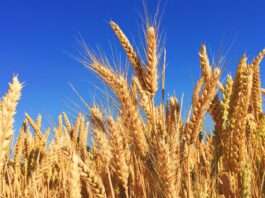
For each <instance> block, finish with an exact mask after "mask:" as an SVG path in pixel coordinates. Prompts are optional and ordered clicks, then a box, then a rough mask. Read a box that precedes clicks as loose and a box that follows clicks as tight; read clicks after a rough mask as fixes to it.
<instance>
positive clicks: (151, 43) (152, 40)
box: [144, 26, 158, 96]
mask: <svg viewBox="0 0 265 198" xmlns="http://www.w3.org/2000/svg"><path fill="white" fill-rule="evenodd" d="M146 40H147V50H146V51H147V52H146V53H147V65H146V70H145V75H144V78H145V83H146V88H147V89H148V91H149V93H150V94H151V96H154V95H155V93H156V91H157V62H158V60H157V35H156V31H155V28H154V27H153V26H151V27H148V28H147V36H146Z"/></svg>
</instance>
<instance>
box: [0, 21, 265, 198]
mask: <svg viewBox="0 0 265 198" xmlns="http://www.w3.org/2000/svg"><path fill="white" fill-rule="evenodd" d="M109 25H110V28H111V29H112V30H113V33H114V34H115V35H116V37H117V40H116V42H117V45H118V44H120V45H121V47H122V48H123V50H124V53H125V55H126V56H127V59H128V62H129V63H130V65H131V67H132V68H133V71H134V72H133V75H132V76H130V77H128V76H126V75H125V74H124V73H121V72H120V71H117V70H115V69H113V68H115V66H113V65H110V64H109V62H107V61H105V60H104V58H101V57H100V56H97V55H95V54H93V53H91V51H90V50H89V49H84V54H85V56H84V58H82V59H81V61H80V62H81V63H82V64H83V65H84V66H85V67H87V68H88V69H89V70H90V71H91V72H93V73H94V74H95V75H96V76H98V77H99V78H100V79H101V80H102V81H103V82H104V83H105V84H106V85H107V86H108V87H109V88H110V89H111V90H112V92H113V93H114V95H115V96H116V98H117V100H118V102H119V104H118V112H117V114H115V115H112V114H107V113H105V110H104V109H102V108H100V105H97V104H94V105H93V106H90V107H89V112H88V114H83V113H79V114H78V116H77V117H76V119H75V120H70V119H69V115H67V114H66V113H64V112H62V113H61V114H60V115H59V116H58V122H57V126H56V127H55V128H54V129H53V130H50V129H49V128H48V129H43V128H44V127H43V126H42V117H41V116H38V117H36V118H34V117H31V116H30V115H28V114H26V115H25V120H24V122H23V125H22V126H21V128H20V131H19V135H18V137H17V138H16V139H14V133H15V132H14V129H13V128H14V115H15V113H16V107H17V105H18V103H19V101H20V97H21V94H23V93H22V92H23V91H22V90H23V84H22V83H21V82H20V81H19V79H18V77H17V76H14V77H13V79H12V81H11V82H10V83H9V87H8V90H7V92H6V94H5V95H4V96H3V97H2V99H1V102H0V105H1V106H0V111H1V113H0V128H1V131H0V174H1V177H0V180H1V182H0V194H1V197H8V198H13V197H18V198H19V197H25V198H31V197H34V198H35V197H36V198H55V197H59V198H61V197H62V198H63V197H69V198H81V197H82V198H85V197H91V198H118V197H124V198H141V197H143V198H149V197H154V198H156V197H157V198H160V197H161V198H177V197H187V198H206V197H207V198H208V197H209V198H212V197H213V198H215V197H216V198H221V197H224V198H236V197H243V198H247V197H255V198H261V197H265V113H264V111H263V107H262V104H263V95H265V89H264V88H262V85H261V74H260V64H261V61H262V59H263V58H264V56H265V50H262V51H260V52H259V53H258V54H257V56H256V57H254V58H251V59H250V60H249V59H248V57H247V55H246V54H243V55H242V58H241V59H240V60H239V61H238V66H237V71H236V74H235V76H231V75H227V76H226V78H225V80H221V74H222V75H223V73H222V71H221V69H220V68H218V67H214V66H213V65H212V64H211V61H209V57H208V54H207V49H206V46H205V45H201V47H200V49H199V50H198V51H199V53H198V59H199V62H200V65H199V66H198V67H200V70H201V72H200V74H198V76H197V79H198V81H197V83H196V86H195V87H194V90H193V94H192V104H191V107H190V111H189V114H188V116H187V118H184V117H183V116H182V111H183V109H182V103H181V100H180V98H177V97H175V96H165V93H164V86H165V85H164V84H165V78H166V76H165V73H164V70H165V64H166V49H164V47H163V46H159V45H158V38H159V35H158V30H157V27H156V26H155V25H146V28H145V49H144V52H145V54H142V55H139V54H138V53H137V52H136V50H135V49H136V47H140V45H139V46H132V44H131V42H130V40H129V38H127V36H126V34H125V33H124V32H123V30H122V29H121V27H120V26H119V25H118V24H117V23H116V22H114V21H110V23H109ZM198 47H199V46H198ZM161 49H162V51H163V53H162V55H161V54H160V53H159V51H161ZM140 57H141V58H140ZM159 63H162V64H161V65H162V66H163V69H162V73H159V70H158V64H159ZM159 76H162V82H161V85H160V81H159V79H158V77H159ZM157 93H162V94H161V95H162V99H160V100H159V102H157V101H156V102H155V99H154V98H155V96H156V95H157ZM206 115H210V116H211V117H212V120H213V123H214V130H213V131H212V132H211V133H209V134H206V135H202V130H203V127H204V120H205V117H206ZM51 134H52V136H51ZM49 137H52V138H49ZM88 137H91V138H92V140H91V143H88V141H87V140H88ZM12 141H15V146H12Z"/></svg>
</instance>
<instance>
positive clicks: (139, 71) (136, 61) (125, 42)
mask: <svg viewBox="0 0 265 198" xmlns="http://www.w3.org/2000/svg"><path fill="white" fill-rule="evenodd" d="M110 26H111V28H112V30H113V32H114V33H115V35H116V37H117V38H118V40H119V41H120V44H121V46H122V47H123V49H124V51H125V53H126V55H127V57H128V60H129V61H130V63H131V65H132V67H133V69H134V71H135V73H136V76H137V77H138V78H139V81H140V83H141V85H142V86H143V87H144V86H145V83H144V79H143V76H144V71H143V67H142V63H141V60H140V58H139V56H138V55H137V53H136V51H135V50H134V48H133V46H132V44H131V43H130V41H129V39H128V38H127V36H126V35H125V34H124V33H123V31H122V30H121V28H120V27H119V25H118V24H117V23H115V22H114V21H110Z"/></svg>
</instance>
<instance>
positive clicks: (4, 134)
mask: <svg viewBox="0 0 265 198" xmlns="http://www.w3.org/2000/svg"><path fill="white" fill-rule="evenodd" d="M22 87H23V85H22V83H20V82H19V80H18V77H17V76H14V77H13V79H12V81H11V83H9V87H8V91H7V93H6V95H5V96H4V97H3V99H2V101H1V102H0V129H1V131H0V169H1V168H2V166H3V164H4V159H5V157H6V155H8V152H9V146H10V143H11V138H12V136H13V122H14V115H15V113H16V107H17V103H18V101H19V99H20V96H21V90H22Z"/></svg>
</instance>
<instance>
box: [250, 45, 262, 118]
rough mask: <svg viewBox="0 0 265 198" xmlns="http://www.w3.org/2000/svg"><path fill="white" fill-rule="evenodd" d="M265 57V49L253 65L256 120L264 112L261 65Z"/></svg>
mask: <svg viewBox="0 0 265 198" xmlns="http://www.w3.org/2000/svg"><path fill="white" fill-rule="evenodd" d="M264 56H265V49H263V50H262V51H261V52H260V53H259V54H258V55H257V57H255V58H254V60H253V61H252V63H251V68H252V70H253V82H252V83H253V88H252V103H253V104H252V105H253V109H254V114H255V117H256V119H258V118H259V115H260V113H261V112H262V109H263V107H262V90H261V78H260V63H261V61H262V60H263V58H264Z"/></svg>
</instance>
